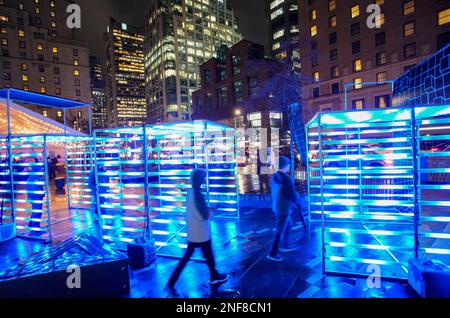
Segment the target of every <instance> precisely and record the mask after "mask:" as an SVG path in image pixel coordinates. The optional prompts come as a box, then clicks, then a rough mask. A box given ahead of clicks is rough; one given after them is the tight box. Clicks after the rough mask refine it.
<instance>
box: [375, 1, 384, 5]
mask: <svg viewBox="0 0 450 318" xmlns="http://www.w3.org/2000/svg"><path fill="white" fill-rule="evenodd" d="M375 4H377V5H379V6H381V5H383V4H384V0H375Z"/></svg>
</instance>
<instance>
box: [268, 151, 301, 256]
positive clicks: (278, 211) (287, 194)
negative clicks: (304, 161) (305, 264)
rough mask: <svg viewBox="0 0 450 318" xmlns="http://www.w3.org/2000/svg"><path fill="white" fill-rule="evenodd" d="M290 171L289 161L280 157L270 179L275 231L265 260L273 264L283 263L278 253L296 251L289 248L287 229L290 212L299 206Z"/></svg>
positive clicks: (289, 221)
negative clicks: (276, 168)
mask: <svg viewBox="0 0 450 318" xmlns="http://www.w3.org/2000/svg"><path fill="white" fill-rule="evenodd" d="M290 170H291V161H290V159H289V158H287V157H280V162H279V170H278V171H277V172H276V173H275V174H274V175H273V176H272V178H271V179H270V189H271V193H272V210H273V212H274V214H275V217H276V230H275V235H274V237H273V242H272V247H271V250H270V253H269V255H267V258H268V259H269V260H271V261H275V262H281V261H283V257H282V256H281V255H280V251H281V252H292V251H295V250H297V248H292V247H290V246H289V228H290V227H291V225H292V220H291V215H292V211H293V209H294V208H297V207H298V205H299V204H300V197H299V195H298V193H297V191H296V190H295V184H294V181H293V180H292V178H291V177H290V176H289V174H288V173H289V171H290ZM281 241H283V242H282V243H283V245H284V246H283V247H281V248H280V243H281Z"/></svg>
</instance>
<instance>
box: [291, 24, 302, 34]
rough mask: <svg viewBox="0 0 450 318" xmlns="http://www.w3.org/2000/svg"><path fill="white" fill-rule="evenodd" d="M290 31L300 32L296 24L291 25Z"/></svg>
mask: <svg viewBox="0 0 450 318" xmlns="http://www.w3.org/2000/svg"><path fill="white" fill-rule="evenodd" d="M290 32H291V33H298V32H300V29H299V27H298V25H292V26H291V29H290Z"/></svg>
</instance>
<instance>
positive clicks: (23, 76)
mask: <svg viewBox="0 0 450 318" xmlns="http://www.w3.org/2000/svg"><path fill="white" fill-rule="evenodd" d="M22 81H24V82H28V75H25V74H24V75H22Z"/></svg>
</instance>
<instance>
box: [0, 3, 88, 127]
mask: <svg viewBox="0 0 450 318" xmlns="http://www.w3.org/2000/svg"><path fill="white" fill-rule="evenodd" d="M71 3H72V2H71V1H66V0H58V1H54V0H20V1H19V0H0V41H1V44H0V56H1V58H0V61H1V62H0V87H12V88H17V89H23V90H29V91H33V92H38V93H43V94H48V95H56V96H60V97H63V98H68V99H73V100H78V101H82V102H84V103H87V104H90V103H91V90H90V85H89V82H90V80H89V48H88V45H87V43H84V42H79V41H76V40H75V39H74V31H73V30H71V29H69V28H68V27H67V25H66V17H67V13H66V8H67V6H68V5H69V4H71ZM27 107H29V108H31V109H32V110H34V111H37V112H39V113H40V114H42V115H44V116H46V117H49V118H51V119H54V120H57V121H59V122H61V123H62V122H64V118H63V112H62V111H61V110H58V109H53V108H42V107H39V108H37V107H32V106H27ZM66 119H67V124H68V125H69V126H72V127H74V128H76V129H80V130H87V128H88V122H89V121H88V113H87V111H85V110H84V109H79V110H69V111H67V117H66Z"/></svg>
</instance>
